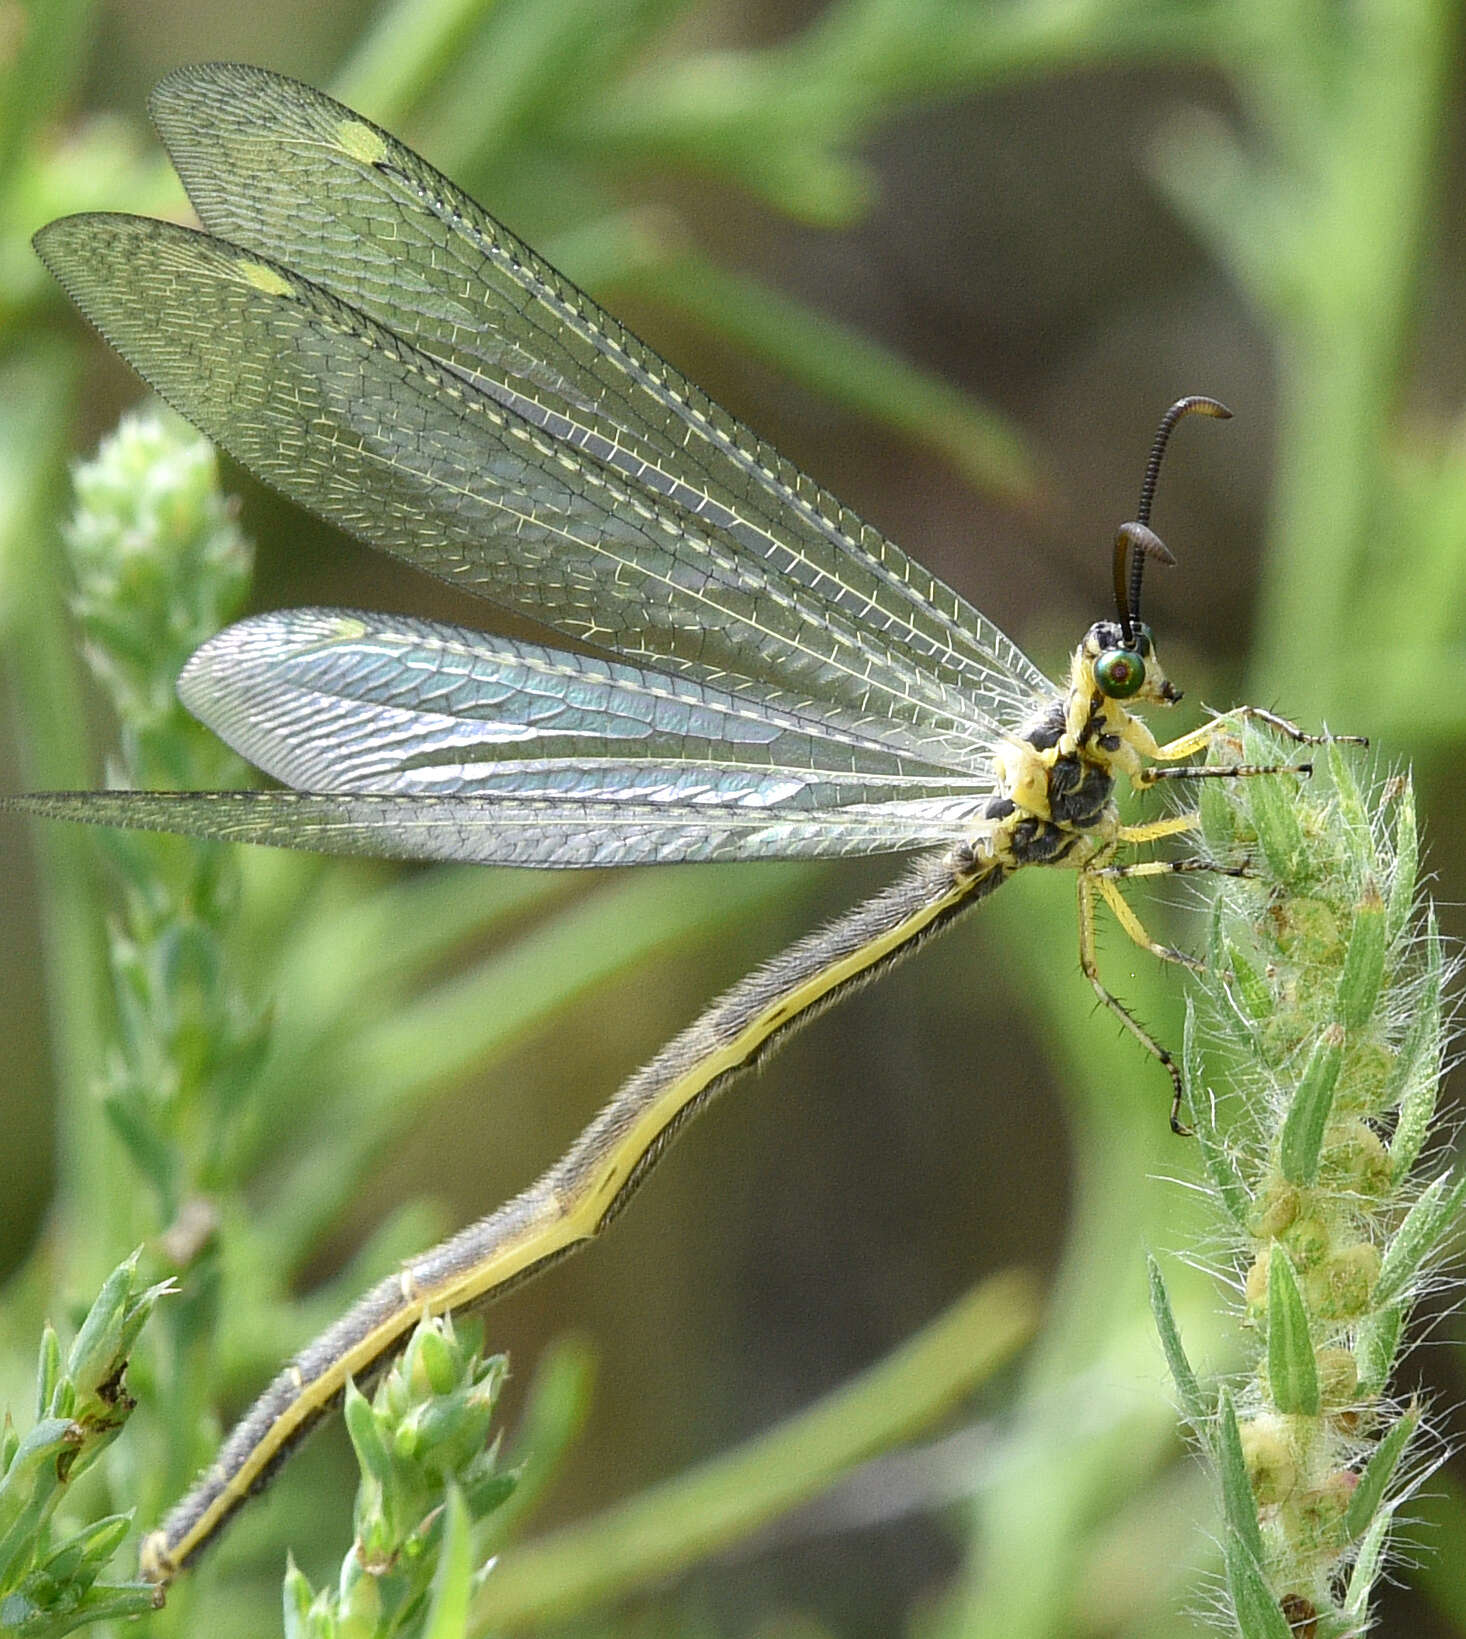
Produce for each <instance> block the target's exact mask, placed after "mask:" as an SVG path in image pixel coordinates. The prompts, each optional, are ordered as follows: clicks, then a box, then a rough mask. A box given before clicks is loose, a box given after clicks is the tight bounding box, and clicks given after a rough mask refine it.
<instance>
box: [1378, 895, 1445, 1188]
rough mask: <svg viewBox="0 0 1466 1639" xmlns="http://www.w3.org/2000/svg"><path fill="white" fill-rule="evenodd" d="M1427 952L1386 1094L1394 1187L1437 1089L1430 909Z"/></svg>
mask: <svg viewBox="0 0 1466 1639" xmlns="http://www.w3.org/2000/svg"><path fill="white" fill-rule="evenodd" d="M1425 948H1426V962H1425V973H1424V975H1423V978H1422V981H1421V990H1420V994H1419V996H1418V997H1417V998H1416V999H1415V1020H1414V1023H1413V1024H1412V1025H1411V1027H1410V1032H1409V1034H1408V1035H1407V1036H1406V1038H1405V1041H1404V1044H1403V1045H1402V1046H1401V1048H1400V1052H1399V1056H1398V1058H1397V1059H1396V1061H1395V1073H1394V1075H1393V1076H1392V1077H1391V1082H1390V1088H1389V1093H1388V1098H1389V1101H1390V1102H1391V1103H1398V1104H1399V1107H1400V1113H1399V1116H1398V1118H1397V1119H1396V1121H1395V1136H1394V1138H1393V1139H1391V1141H1390V1174H1391V1176H1392V1178H1393V1179H1394V1181H1395V1182H1396V1183H1397V1184H1398V1183H1400V1182H1401V1181H1402V1180H1403V1179H1404V1178H1406V1177H1407V1176H1408V1175H1409V1172H1410V1169H1411V1168H1412V1167H1413V1166H1414V1165H1415V1163H1416V1161H1417V1159H1418V1158H1419V1156H1420V1152H1421V1150H1422V1149H1423V1148H1424V1145H1425V1140H1426V1138H1427V1137H1428V1136H1429V1133H1430V1124H1431V1122H1432V1121H1433V1120H1434V1119H1435V1106H1436V1098H1437V1095H1438V1093H1439V1090H1440V1076H1441V1044H1442V1039H1443V1029H1442V1020H1441V990H1442V987H1443V985H1444V983H1445V955H1444V952H1443V950H1442V948H1441V937H1440V928H1439V927H1438V926H1437V924H1436V919H1435V913H1434V911H1432V912H1431V913H1430V915H1429V916H1428V918H1427V920H1426V934H1425Z"/></svg>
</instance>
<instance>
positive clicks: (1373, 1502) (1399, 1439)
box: [1344, 1406, 1420, 1541]
mask: <svg viewBox="0 0 1466 1639" xmlns="http://www.w3.org/2000/svg"><path fill="white" fill-rule="evenodd" d="M1419 1426H1420V1412H1419V1410H1418V1409H1417V1408H1416V1407H1414V1406H1412V1407H1411V1408H1410V1409H1409V1411H1407V1412H1405V1414H1404V1415H1403V1416H1401V1417H1399V1418H1397V1419H1396V1420H1395V1423H1394V1426H1393V1427H1392V1428H1391V1429H1390V1431H1389V1433H1388V1434H1386V1435H1385V1437H1384V1439H1382V1440H1381V1441H1380V1443H1379V1444H1378V1445H1377V1446H1376V1447H1375V1448H1374V1452H1373V1454H1372V1455H1371V1457H1370V1459H1369V1461H1368V1463H1367V1464H1366V1465H1365V1467H1364V1472H1363V1473H1362V1474H1360V1476H1359V1484H1358V1485H1357V1486H1356V1487H1355V1488H1354V1495H1353V1496H1352V1497H1351V1498H1350V1499H1349V1510H1348V1512H1347V1513H1346V1514H1345V1515H1344V1529H1345V1530H1346V1531H1347V1532H1348V1533H1349V1538H1350V1540H1351V1541H1353V1540H1354V1539H1356V1538H1358V1537H1362V1536H1363V1535H1364V1533H1365V1532H1366V1531H1367V1530H1368V1529H1369V1527H1370V1526H1371V1525H1372V1524H1373V1523H1374V1519H1375V1516H1376V1514H1378V1512H1379V1510H1380V1507H1381V1505H1382V1504H1383V1502H1384V1500H1385V1493H1386V1492H1387V1491H1388V1490H1389V1488H1390V1481H1391V1480H1393V1479H1394V1477H1395V1470H1396V1469H1397V1468H1398V1467H1399V1466H1400V1458H1401V1457H1402V1456H1403V1455H1404V1452H1405V1447H1406V1446H1407V1445H1409V1443H1410V1437H1411V1435H1412V1434H1414V1432H1415V1430H1416V1429H1417V1428H1419Z"/></svg>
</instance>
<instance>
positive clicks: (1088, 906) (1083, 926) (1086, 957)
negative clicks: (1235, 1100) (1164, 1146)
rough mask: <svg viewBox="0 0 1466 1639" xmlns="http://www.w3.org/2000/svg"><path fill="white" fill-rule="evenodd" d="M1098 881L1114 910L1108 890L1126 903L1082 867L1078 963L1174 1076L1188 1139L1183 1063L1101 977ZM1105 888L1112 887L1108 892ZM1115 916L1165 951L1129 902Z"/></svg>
mask: <svg viewBox="0 0 1466 1639" xmlns="http://www.w3.org/2000/svg"><path fill="white" fill-rule="evenodd" d="M1096 884H1098V885H1099V890H1100V892H1101V893H1102V894H1105V898H1106V902H1107V903H1108V904H1109V905H1110V908H1111V909H1112V910H1114V909H1115V904H1114V902H1113V901H1111V900H1110V899H1109V893H1113V894H1114V896H1115V899H1116V900H1119V902H1120V904H1122V905H1124V900H1123V899H1121V898H1120V894H1119V890H1118V889H1116V888H1115V887H1114V885H1113V884H1112V883H1107V882H1106V880H1105V878H1103V877H1100V876H1097V875H1096V873H1095V872H1093V871H1088V870H1083V869H1081V870H1080V872H1079V878H1078V897H1079V966H1080V967H1081V968H1082V969H1083V971H1084V977H1085V978H1086V979H1088V980H1089V983H1090V986H1091V988H1092V989H1093V991H1094V993H1095V995H1096V996H1098V997H1099V999H1100V1001H1101V1002H1103V1003H1104V1005H1105V1006H1106V1007H1107V1008H1109V1010H1110V1012H1111V1013H1113V1014H1114V1015H1115V1017H1116V1018H1117V1019H1119V1021H1120V1023H1121V1024H1123V1025H1124V1026H1125V1028H1126V1029H1127V1030H1128V1031H1129V1032H1130V1034H1131V1035H1132V1036H1134V1037H1135V1039H1136V1041H1138V1042H1139V1043H1140V1045H1141V1046H1142V1047H1143V1048H1144V1049H1145V1050H1146V1052H1147V1053H1149V1054H1150V1056H1151V1057H1152V1058H1153V1059H1156V1060H1158V1061H1159V1063H1160V1064H1161V1066H1162V1068H1163V1069H1164V1070H1165V1072H1166V1074H1167V1075H1168V1076H1169V1077H1170V1078H1171V1089H1172V1092H1171V1131H1172V1132H1173V1133H1176V1134H1177V1135H1178V1136H1179V1137H1182V1138H1189V1137H1190V1136H1191V1129H1190V1128H1189V1127H1187V1126H1186V1125H1185V1124H1184V1123H1183V1122H1182V1120H1181V1101H1182V1099H1184V1098H1185V1096H1186V1084H1185V1082H1184V1081H1183V1080H1182V1079H1181V1070H1180V1066H1179V1065H1178V1064H1177V1063H1176V1061H1175V1059H1174V1058H1172V1057H1171V1055H1170V1053H1169V1052H1168V1051H1167V1050H1166V1048H1164V1047H1162V1046H1161V1044H1160V1043H1159V1042H1158V1041H1157V1040H1156V1039H1155V1037H1154V1036H1153V1035H1151V1033H1150V1032H1149V1031H1148V1030H1147V1029H1146V1028H1145V1026H1144V1025H1143V1024H1141V1022H1140V1021H1139V1019H1137V1018H1136V1017H1135V1016H1134V1014H1132V1013H1131V1012H1130V1010H1129V1008H1127V1007H1126V1006H1125V1004H1124V1003H1123V1002H1122V1001H1121V1000H1120V999H1119V997H1118V996H1115V995H1113V994H1112V993H1111V992H1110V991H1109V990H1108V989H1107V988H1106V986H1105V983H1104V980H1103V979H1101V978H1100V975H1099V963H1098V961H1097V959H1096V954H1095V940H1094V893H1095V886H1096ZM1106 888H1108V889H1109V893H1106ZM1116 915H1117V916H1119V917H1120V925H1121V926H1122V927H1123V928H1124V929H1125V931H1126V932H1127V933H1129V934H1130V936H1131V938H1135V937H1136V936H1135V933H1134V932H1132V931H1131V930H1132V928H1134V929H1136V930H1138V931H1139V934H1140V937H1139V938H1138V939H1136V943H1137V944H1141V945H1144V946H1145V947H1146V949H1148V950H1154V951H1155V952H1156V954H1157V955H1165V954H1166V952H1165V949H1164V947H1163V946H1157V945H1155V944H1153V943H1152V942H1151V940H1150V938H1149V936H1148V935H1147V934H1146V932H1145V929H1144V928H1143V927H1141V925H1140V922H1139V921H1138V920H1137V918H1136V916H1135V913H1134V912H1133V911H1132V910H1131V909H1130V907H1129V906H1128V905H1125V909H1124V914H1123V916H1122V915H1120V913H1119V912H1118V911H1116ZM1182 960H1184V958H1182Z"/></svg>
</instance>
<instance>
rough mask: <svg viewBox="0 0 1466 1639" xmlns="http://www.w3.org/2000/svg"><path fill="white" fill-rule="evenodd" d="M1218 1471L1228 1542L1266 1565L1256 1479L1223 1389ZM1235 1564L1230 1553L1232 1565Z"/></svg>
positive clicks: (1235, 1417) (1229, 1400) (1225, 1391)
mask: <svg viewBox="0 0 1466 1639" xmlns="http://www.w3.org/2000/svg"><path fill="white" fill-rule="evenodd" d="M1216 1427H1217V1450H1216V1462H1217V1468H1218V1470H1219V1471H1220V1473H1221V1477H1222V1506H1223V1509H1224V1511H1225V1513H1226V1516H1227V1526H1228V1531H1227V1540H1228V1543H1229V1544H1232V1543H1235V1544H1236V1545H1237V1546H1238V1547H1240V1548H1242V1549H1244V1550H1245V1551H1246V1553H1247V1555H1248V1557H1249V1558H1250V1559H1251V1561H1252V1563H1253V1565H1254V1566H1256V1565H1260V1564H1261V1563H1262V1527H1261V1526H1260V1525H1259V1524H1258V1522H1257V1499H1256V1498H1255V1497H1254V1495H1253V1491H1252V1476H1251V1475H1250V1474H1249V1473H1248V1472H1247V1459H1246V1457H1245V1456H1244V1455H1243V1453H1242V1431H1241V1429H1240V1428H1239V1427H1238V1426H1237V1408H1236V1407H1235V1406H1234V1405H1233V1403H1232V1396H1231V1393H1230V1391H1229V1390H1227V1389H1223V1390H1222V1394H1221V1399H1220V1402H1219V1403H1218V1407H1217V1425H1216ZM1230 1564H1231V1556H1230V1553H1229V1555H1228V1565H1229V1566H1230Z"/></svg>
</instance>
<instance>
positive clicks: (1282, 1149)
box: [1278, 1024, 1344, 1184]
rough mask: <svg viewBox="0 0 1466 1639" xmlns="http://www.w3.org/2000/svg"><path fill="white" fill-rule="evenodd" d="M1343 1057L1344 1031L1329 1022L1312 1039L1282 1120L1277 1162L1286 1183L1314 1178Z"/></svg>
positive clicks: (1307, 1182) (1311, 1181) (1296, 1182)
mask: <svg viewBox="0 0 1466 1639" xmlns="http://www.w3.org/2000/svg"><path fill="white" fill-rule="evenodd" d="M1343 1058H1344V1032H1343V1030H1342V1029H1341V1028H1340V1027H1339V1026H1338V1025H1336V1024H1334V1025H1330V1026H1329V1028H1328V1029H1327V1030H1325V1031H1324V1033H1323V1034H1322V1035H1321V1036H1320V1037H1319V1038H1318V1040H1317V1041H1316V1042H1315V1043H1314V1047H1313V1052H1312V1053H1311V1054H1310V1055H1309V1059H1308V1064H1307V1066H1306V1067H1305V1069H1304V1071H1303V1076H1302V1079H1301V1080H1300V1081H1299V1083H1298V1090H1297V1091H1296V1092H1295V1093H1294V1094H1293V1102H1292V1104H1291V1105H1289V1107H1288V1114H1287V1116H1286V1118H1285V1119H1284V1121H1283V1134H1282V1138H1281V1139H1280V1140H1279V1144H1278V1163H1279V1165H1280V1166H1281V1167H1282V1169H1283V1176H1284V1177H1285V1178H1286V1179H1287V1180H1288V1182H1289V1183H1290V1184H1312V1183H1316V1182H1317V1180H1318V1158H1319V1155H1320V1153H1321V1151H1322V1149H1323V1135H1324V1129H1325V1128H1326V1127H1327V1126H1328V1120H1329V1111H1330V1110H1331V1109H1332V1108H1333V1104H1334V1088H1335V1086H1336V1085H1337V1083H1338V1080H1339V1066H1340V1064H1342V1062H1343Z"/></svg>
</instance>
